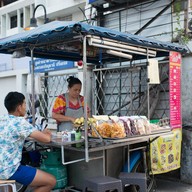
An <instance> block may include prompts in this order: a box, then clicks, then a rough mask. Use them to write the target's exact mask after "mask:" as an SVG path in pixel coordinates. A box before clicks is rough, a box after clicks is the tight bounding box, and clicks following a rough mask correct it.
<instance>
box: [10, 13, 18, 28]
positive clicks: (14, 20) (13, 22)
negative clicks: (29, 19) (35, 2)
mask: <svg viewBox="0 0 192 192" xmlns="http://www.w3.org/2000/svg"><path fill="white" fill-rule="evenodd" d="M15 27H17V15H14V16H11V17H10V28H11V29H13V28H15Z"/></svg>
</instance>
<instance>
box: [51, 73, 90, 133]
mask: <svg viewBox="0 0 192 192" xmlns="http://www.w3.org/2000/svg"><path fill="white" fill-rule="evenodd" d="M67 82H68V91H67V93H64V94H61V95H59V96H58V97H57V98H56V100H55V103H54V105H53V108H52V117H53V119H55V120H56V121H57V125H58V129H57V131H72V130H73V128H74V127H73V122H74V121H75V119H76V118H79V117H83V116H84V97H83V96H82V95H80V92H81V87H82V83H81V81H80V80H79V79H78V78H76V77H73V76H70V77H69V78H68V79H67ZM88 115H89V109H88Z"/></svg>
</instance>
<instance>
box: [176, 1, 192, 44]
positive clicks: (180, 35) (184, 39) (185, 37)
mask: <svg viewBox="0 0 192 192" xmlns="http://www.w3.org/2000/svg"><path fill="white" fill-rule="evenodd" d="M174 8H175V9H174V10H175V13H176V23H177V26H178V27H176V28H175V31H174V32H175V33H176V39H177V40H179V41H180V42H181V43H182V44H188V43H189V41H190V35H189V34H187V33H186V30H185V29H184V28H183V27H182V26H181V23H180V19H181V16H180V11H181V4H180V3H179V2H176V3H175V5H174Z"/></svg>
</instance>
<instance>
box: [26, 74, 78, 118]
mask: <svg viewBox="0 0 192 192" xmlns="http://www.w3.org/2000/svg"><path fill="white" fill-rule="evenodd" d="M69 76H77V73H68V74H59V75H48V74H45V75H43V76H41V77H40V84H41V91H42V94H38V95H35V98H36V100H39V101H40V107H39V108H38V109H37V110H39V113H40V115H41V116H43V117H46V118H47V119H48V120H49V122H52V121H53V120H52V117H51V116H52V106H53V104H54V101H55V98H56V97H57V96H58V95H60V94H62V93H65V92H66V91H67V86H68V82H67V79H68V77H69ZM30 98H31V95H28V106H29V107H28V108H29V109H31V99H30Z"/></svg>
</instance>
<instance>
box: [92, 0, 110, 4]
mask: <svg viewBox="0 0 192 192" xmlns="http://www.w3.org/2000/svg"><path fill="white" fill-rule="evenodd" d="M104 3H107V1H105V0H89V4H93V5H102V4H104Z"/></svg>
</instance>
